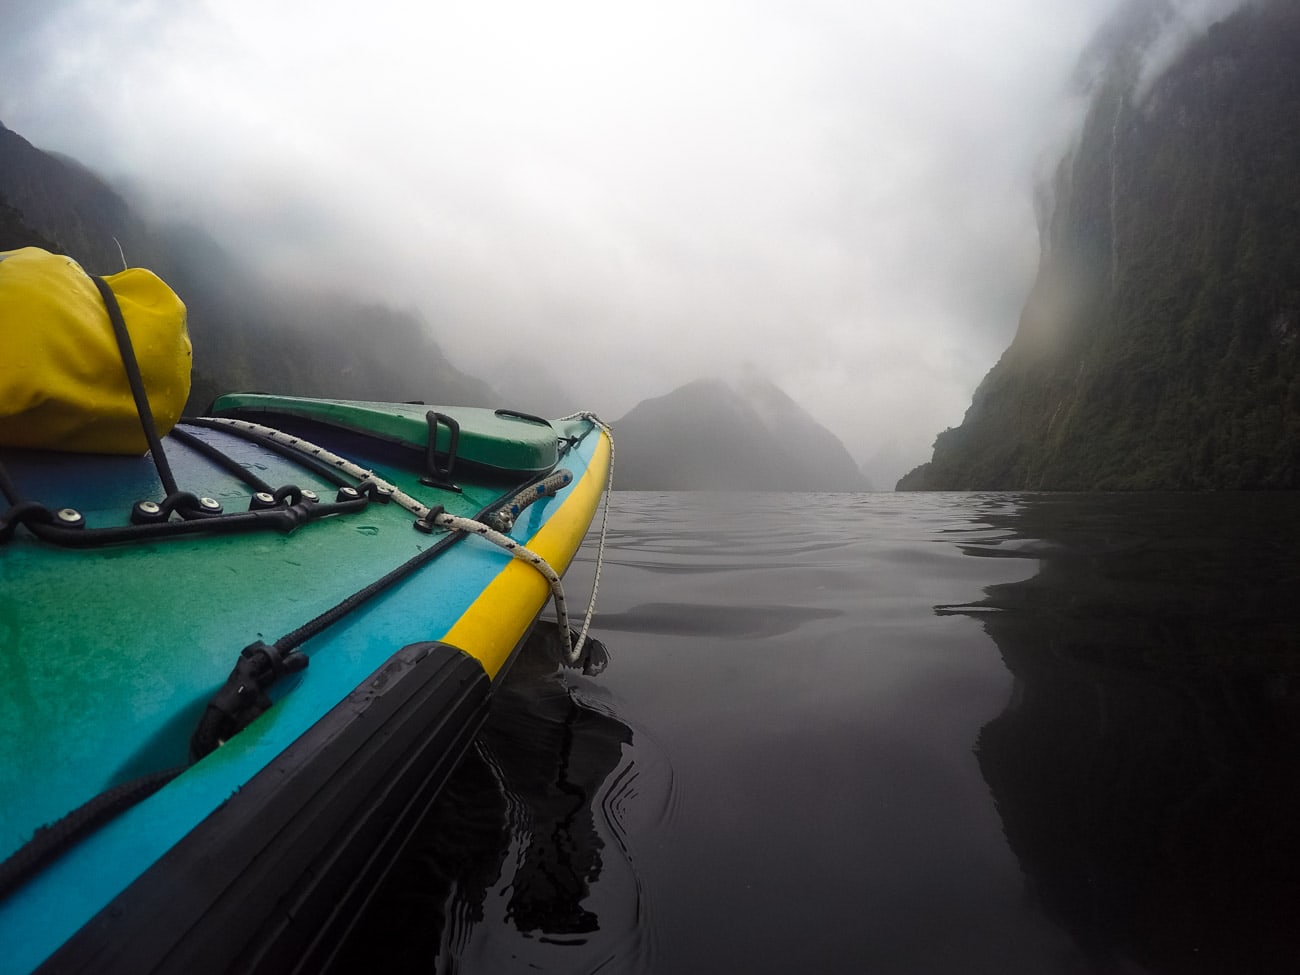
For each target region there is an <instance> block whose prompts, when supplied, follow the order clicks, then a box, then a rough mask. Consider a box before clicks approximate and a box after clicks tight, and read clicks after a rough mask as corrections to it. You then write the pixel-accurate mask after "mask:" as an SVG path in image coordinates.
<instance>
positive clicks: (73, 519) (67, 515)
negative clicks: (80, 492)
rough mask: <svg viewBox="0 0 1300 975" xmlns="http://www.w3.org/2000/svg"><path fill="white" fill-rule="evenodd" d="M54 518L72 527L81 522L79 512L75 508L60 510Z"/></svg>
mask: <svg viewBox="0 0 1300 975" xmlns="http://www.w3.org/2000/svg"><path fill="white" fill-rule="evenodd" d="M55 517H57V518H58V519H59V521H61V522H63V523H64V524H67V525H74V524H76V523H78V522H80V521H81V520H82V518H81V512H80V511H78V510H77V509H76V508H60V509H59V510H58V512H57V513H56V515H55Z"/></svg>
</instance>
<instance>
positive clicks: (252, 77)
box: [0, 0, 1214, 478]
mask: <svg viewBox="0 0 1300 975" xmlns="http://www.w3.org/2000/svg"><path fill="white" fill-rule="evenodd" d="M1116 6H1117V3H1116V0H1084V2H1078V0H1075V2H1066V0H1055V2H1043V0H996V2H992V0H991V2H989V3H984V4H979V5H970V4H963V3H957V2H955V0H917V2H914V3H910V4H906V5H903V4H896V5H891V6H875V5H869V6H863V5H861V4H851V3H847V2H843V0H814V2H801V3H795V2H793V0H774V2H770V3H763V4H749V3H740V2H738V0H735V2H727V0H693V2H690V3H687V2H685V0H667V2H665V3H663V4H658V5H650V6H645V5H641V6H639V7H634V6H632V5H625V4H611V3H608V2H594V0H591V2H587V0H563V2H560V3H555V4H547V5H537V4H529V3H524V2H522V0H502V2H496V3H481V4H466V3H459V2H455V3H452V2H446V3H443V2H438V3H433V4H427V5H424V6H422V7H414V8H413V7H411V5H409V4H402V3H397V2H390V0H376V2H373V3H370V4H367V5H365V6H364V7H361V8H358V7H357V6H356V5H355V4H348V5H344V4H342V3H336V2H313V3H306V2H292V3H283V4H272V5H267V4H264V3H260V2H258V3H254V2H253V0H229V2H224V3H221V4H210V5H189V4H175V3H168V2H161V0H135V2H132V3H128V4H122V5H112V6H111V7H110V6H107V5H104V4H100V3H96V2H92V0H65V2H62V3H59V2H57V0H56V2H53V3H47V2H32V3H19V4H18V5H17V6H16V7H15V8H14V13H13V14H12V15H10V14H7V15H6V16H7V18H11V19H12V22H13V23H14V24H16V25H17V27H18V29H17V30H15V31H11V32H10V33H9V34H7V35H6V38H5V39H3V40H0V55H3V63H2V64H0V73H3V86H0V92H3V94H0V120H3V121H4V122H5V123H6V124H7V125H9V127H11V128H13V129H15V130H16V131H18V132H19V133H21V134H22V135H24V136H25V137H27V138H28V139H30V140H32V141H33V142H35V143H36V144H37V145H40V146H42V147H43V148H47V149H54V150H59V151H63V152H67V153H69V154H72V155H74V156H76V157H78V158H80V159H81V160H83V161H84V162H86V163H87V164H89V165H91V166H92V167H95V168H96V169H98V170H100V171H101V172H103V173H105V174H106V175H108V176H110V177H112V178H116V179H119V180H123V181H125V182H127V183H129V185H131V186H132V187H134V188H135V189H136V191H137V192H138V193H140V194H141V195H142V198H143V199H144V200H145V201H146V202H147V205H148V206H150V207H151V208H152V209H153V210H154V211H155V212H156V213H159V214H164V215H168V216H173V217H180V218H184V219H189V220H195V221H198V222H201V223H203V224H204V225H206V226H208V227H209V228H211V229H212V231H213V232H214V234H215V235H216V236H217V237H218V238H219V239H220V240H222V241H223V242H224V243H225V244H226V245H227V246H230V247H232V248H237V249H240V250H242V251H243V252H245V253H248V254H253V255H256V256H257V259H258V260H260V261H261V262H262V263H264V264H265V265H266V266H267V267H268V268H269V269H271V270H273V271H274V273H276V274H277V275H278V276H280V277H281V278H282V279H284V280H287V281H293V282H298V283H301V284H303V285H304V286H309V285H315V284H316V283H319V282H321V281H328V282H330V283H331V284H334V285H338V284H340V283H346V284H348V285H350V286H353V287H355V288H356V289H357V290H359V291H361V292H363V293H368V295H369V296H370V297H375V298H379V299H382V300H385V301H387V302H389V303H391V304H393V305H395V306H398V307H401V308H411V309H414V310H417V311H418V312H419V313H420V315H421V316H422V318H423V319H424V320H426V321H427V322H429V323H430V327H431V328H433V329H434V330H435V332H436V333H437V336H438V338H439V341H440V343H441V344H442V346H443V347H444V348H445V349H446V350H447V352H448V353H449V354H450V355H451V356H452V358H453V360H454V361H456V362H457V364H458V365H460V366H462V368H465V369H468V370H470V371H472V372H475V373H476V374H479V375H481V376H483V377H484V378H487V379H489V380H490V381H493V382H494V383H497V384H498V385H502V384H508V383H509V382H510V376H509V375H508V374H506V373H507V372H508V370H507V369H506V364H507V363H514V364H516V367H517V363H518V362H519V361H521V359H523V360H531V361H534V362H538V363H540V364H541V365H540V366H538V367H537V368H542V369H547V368H550V367H551V364H554V370H553V371H554V372H555V374H556V375H558V374H560V372H561V370H562V369H563V368H570V367H572V368H576V369H578V370H580V374H581V376H582V378H581V380H580V383H581V386H582V392H583V393H584V398H585V399H587V400H588V402H589V405H590V406H591V407H593V408H595V409H597V410H599V411H600V412H601V413H603V414H604V415H607V416H611V417H617V416H619V415H621V414H622V413H623V412H625V411H626V410H627V409H629V408H630V407H631V406H633V405H634V404H635V403H636V402H637V401H638V400H640V399H642V398H645V397H648V396H654V395H660V394H662V393H664V392H666V391H667V390H668V389H670V388H672V387H673V386H676V385H679V384H681V383H684V382H687V381H689V380H691V379H694V378H698V377H701V376H705V375H713V374H719V375H722V374H726V373H727V372H728V371H730V370H732V369H734V368H735V367H736V366H737V365H738V364H740V363H750V364H752V365H753V366H754V367H756V368H757V369H759V370H761V371H762V372H764V373H765V374H767V375H768V376H770V377H771V378H773V379H774V380H775V381H777V382H778V383H779V384H781V385H782V386H784V388H786V389H787V391H789V392H790V393H791V394H792V395H793V396H795V398H796V399H798V400H799V401H800V402H801V403H803V404H804V405H805V406H806V407H807V408H808V409H809V410H810V411H811V412H812V413H813V414H814V415H815V416H816V417H817V418H818V419H820V420H821V421H822V422H824V423H825V424H826V425H827V426H829V427H830V428H831V429H832V430H834V431H835V432H836V433H837V434H838V435H839V436H840V438H841V439H842V440H843V441H844V442H845V444H846V446H848V448H849V450H850V452H851V453H853V454H854V455H855V456H856V457H858V458H859V459H860V460H861V459H866V458H868V457H871V456H873V455H881V456H885V455H888V456H889V457H893V458H908V459H909V460H908V462H906V463H905V462H904V460H902V459H895V460H893V461H891V462H890V463H895V464H898V465H900V466H910V464H911V463H919V462H920V461H921V460H924V459H926V457H927V456H928V454H929V448H930V444H931V442H932V440H933V438H934V435H935V433H936V432H937V431H938V430H941V429H943V428H944V427H946V426H951V425H954V424H956V423H958V422H959V421H960V419H961V415H962V413H963V411H964V409H965V406H966V405H967V404H968V403H969V398H970V395H971V392H972V391H973V390H974V387H975V385H976V384H977V383H978V382H979V380H980V379H981V378H982V377H983V375H984V373H985V372H986V371H987V370H988V369H989V367H990V366H991V365H992V364H993V363H994V362H995V361H996V359H997V357H998V355H999V354H1000V353H1001V351H1002V349H1003V348H1004V347H1005V346H1006V344H1007V342H1009V341H1010V338H1011V336H1012V335H1013V334H1014V331H1015V328H1016V323H1017V318H1018V315H1019V311H1020V306H1021V305H1022V303H1023V300H1024V296H1025V294H1026V293H1027V292H1028V289H1029V286H1030V284H1031V282H1032V278H1033V274H1034V269H1035V264H1036V259H1037V253H1038V240H1037V231H1036V226H1035V214H1034V211H1033V192H1034V179H1035V173H1036V171H1037V168H1038V166H1039V162H1040V159H1041V157H1042V154H1043V153H1044V152H1045V151H1048V152H1050V151H1052V150H1051V147H1052V144H1053V143H1052V138H1053V134H1054V132H1055V128H1056V126H1057V125H1059V119H1060V117H1061V115H1062V113H1063V112H1066V111H1067V110H1068V108H1069V104H1070V102H1069V98H1070V92H1069V84H1068V83H1069V80H1070V78H1071V76H1072V72H1073V71H1074V69H1075V67H1076V63H1077V59H1078V56H1079V53H1080V51H1082V49H1083V48H1084V45H1085V44H1086V42H1087V40H1088V38H1089V37H1090V36H1091V35H1092V34H1093V32H1094V31H1095V30H1096V29H1097V27H1098V25H1100V24H1101V23H1103V22H1104V21H1105V20H1106V19H1107V18H1108V17H1110V16H1111V14H1112V13H1113V11H1114V10H1115V8H1116ZM1212 6H1214V4H1213V3H1212V2H1211V0H1190V2H1189V3H1188V5H1187V9H1188V10H1189V11H1190V10H1192V9H1193V8H1195V9H1196V10H1201V8H1205V9H1206V10H1208V9H1209V8H1210V7H1212ZM1208 15H1209V14H1206V13H1199V14H1196V16H1195V18H1193V20H1192V21H1189V22H1191V23H1202V22H1203V21H1204V17H1205V16H1208ZM1189 16H1191V14H1190V13H1189ZM1196 18H1199V19H1196ZM1153 63H1154V62H1153ZM890 473H891V472H889V471H885V472H884V473H881V472H875V474H874V476H875V477H877V478H887V477H889V476H890ZM901 473H902V470H901V469H900V470H897V472H896V473H894V475H893V476H896V475H897V474H901Z"/></svg>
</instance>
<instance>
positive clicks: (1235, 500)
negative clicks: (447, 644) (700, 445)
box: [342, 493, 1300, 975]
mask: <svg viewBox="0 0 1300 975" xmlns="http://www.w3.org/2000/svg"><path fill="white" fill-rule="evenodd" d="M613 505H614V508H613V515H612V518H611V524H612V526H613V529H612V531H611V534H610V546H609V551H608V553H607V558H606V562H605V569H604V573H605V574H604V576H603V577H602V586H601V606H600V612H599V613H598V615H597V617H596V623H595V631H596V632H597V633H599V634H602V635H605V636H607V637H609V639H610V643H611V645H612V650H613V652H614V654H615V659H614V661H613V663H612V664H611V666H610V668H609V670H608V671H607V672H606V673H604V674H602V675H601V677H600V679H599V681H592V680H590V679H588V678H587V677H585V676H583V675H579V674H576V673H574V672H571V671H564V672H561V671H559V670H558V669H557V668H556V667H555V666H554V665H553V663H552V662H551V661H552V659H553V658H552V657H549V656H547V654H546V653H545V652H544V651H545V648H544V647H543V651H542V652H529V653H526V654H525V655H524V656H522V657H521V658H520V660H519V662H518V665H517V666H516V667H515V669H514V670H513V671H512V673H511V674H510V676H509V678H508V681H507V683H506V684H505V685H503V686H502V687H501V688H500V691H499V694H498V697H497V700H496V702H495V705H494V708H493V711H492V714H491V716H490V718H489V721H488V724H487V725H486V726H485V728H484V730H483V732H482V734H481V735H480V737H479V739H478V741H477V745H476V748H475V750H474V751H473V752H472V753H471V754H470V756H469V757H468V759H467V760H466V761H465V763H464V764H463V766H462V767H461V768H460V770H459V771H458V773H457V774H456V776H455V777H454V778H453V780H452V781H451V782H450V783H449V784H448V786H447V788H446V789H445V790H444V792H443V794H442V795H441V796H440V797H439V800H438V802H437V805H436V808H435V810H434V812H433V814H432V816H431V817H430V818H429V820H428V821H427V822H426V823H425V824H424V826H423V827H422V829H421V830H420V833H419V835H418V837H417V838H416V840H415V843H414V845H413V848H412V851H411V852H410V853H409V854H408V855H407V856H406V857H405V859H404V860H403V862H402V863H401V864H400V866H399V867H398V869H397V871H396V873H395V874H394V876H393V877H392V878H391V879H390V881H389V882H388V884H387V885H386V887H385V888H384V890H383V891H382V892H381V894H380V896H379V898H378V900H377V902H376V903H375V904H374V905H373V907H372V908H371V910H370V911H369V912H368V914H367V915H366V917H365V918H364V919H363V922H362V929H361V931H360V932H359V933H358V936H357V937H356V938H354V940H353V943H352V947H351V948H350V949H349V950H350V951H351V955H350V956H349V957H348V958H346V959H345V965H343V966H342V970H345V971H352V970H365V969H366V968H370V969H374V970H376V971H394V972H404V971H419V972H451V971H456V972H465V973H490V975H502V973H513V972H526V971H529V972H536V971H548V972H561V973H566V975H567V973H570V972H595V971H601V972H609V973H613V972H618V973H620V975H622V973H627V972H648V973H657V972H671V973H674V975H683V973H685V975H697V973H698V975H714V973H717V972H731V971H737V972H741V971H743V972H746V973H778V972H779V973H786V972H803V971H807V972H818V973H821V972H834V973H839V972H844V973H859V972H871V973H883V975H921V973H924V975H930V973H939V975H942V973H948V972H953V973H961V975H965V973H968V972H987V973H997V975H1002V973H1016V975H1020V973H1033V975H1040V973H1041V975H1094V973H1096V975H1102V973H1104V975H1109V973H1125V975H1127V973H1135V975H1136V973H1146V975H1183V973H1207V975H1208V973H1219V972H1223V973H1237V972H1242V973H1252V975H1265V973H1269V975H1271V973H1283V972H1287V973H1290V972H1295V971H1300V924H1297V923H1296V919H1297V918H1300V829H1297V827H1296V824H1297V823H1298V822H1300V694H1298V693H1297V689H1298V688H1300V684H1298V683H1297V681H1298V679H1300V637H1297V633H1300V628H1297V625H1296V624H1297V603H1298V600H1300V496H1296V495H1269V496H1240V495H1236V496H1233V495H1226V496H1204V495H1201V496H1190V495H1189V496H1127V495H1101V496H1054V495H1018V494H983V495H957V494H951V495H859V496H852V495H820V496H819V495H753V496H744V497H739V496H735V495H716V496H708V495H666V494H638V493H632V494H616V495H615V496H614V501H613ZM591 568H592V566H591V562H590V560H589V558H588V561H585V562H584V561H583V559H582V558H580V559H579V561H578V563H576V564H575V566H574V568H573V569H572V570H571V572H570V576H569V579H570V580H572V589H573V591H575V592H582V591H584V588H585V586H586V585H589V584H590V572H591ZM584 573H586V574H587V578H586V579H584V578H583V574H584Z"/></svg>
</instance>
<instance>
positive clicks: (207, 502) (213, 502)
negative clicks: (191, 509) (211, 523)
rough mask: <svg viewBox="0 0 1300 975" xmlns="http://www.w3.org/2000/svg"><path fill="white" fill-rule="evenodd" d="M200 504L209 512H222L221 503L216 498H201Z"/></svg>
mask: <svg viewBox="0 0 1300 975" xmlns="http://www.w3.org/2000/svg"><path fill="white" fill-rule="evenodd" d="M199 504H200V505H201V506H202V507H204V508H207V509H208V510H209V511H220V510H221V502H220V501H218V500H217V499H216V498H199Z"/></svg>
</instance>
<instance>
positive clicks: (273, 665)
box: [190, 640, 307, 761]
mask: <svg viewBox="0 0 1300 975" xmlns="http://www.w3.org/2000/svg"><path fill="white" fill-rule="evenodd" d="M306 666H307V657H306V656H305V655H304V654H303V653H302V652H301V651H299V650H296V649H290V650H289V651H288V652H287V653H286V652H285V651H283V650H281V649H280V648H279V647H276V646H273V645H269V644H266V643H263V642H262V641H261V640H258V641H256V642H255V643H250V644H249V645H248V646H246V647H244V649H243V650H241V651H240V654H239V659H238V660H236V661H235V668H234V670H232V671H231V672H230V676H229V677H227V678H226V683H225V684H224V685H222V687H221V689H220V690H219V691H217V693H216V695H215V696H214V697H213V698H212V700H211V701H209V702H208V706H207V709H206V710H205V711H204V713H203V717H202V719H200V721H199V726H198V728H196V729H195V731H194V734H193V735H192V736H191V737H190V755H191V757H193V758H194V759H195V760H196V761H197V760H198V759H200V758H202V757H203V756H204V755H207V754H208V753H209V752H211V751H213V750H214V749H216V748H217V746H219V745H221V744H222V743H223V742H225V741H228V740H229V739H230V738H231V737H232V736H233V735H235V734H237V733H239V732H240V731H243V730H244V729H245V728H247V727H248V726H249V725H250V724H252V723H253V721H254V719H255V718H257V717H258V716H259V715H261V714H263V713H264V712H265V711H266V710H267V709H268V708H270V706H271V698H270V697H269V696H268V695H267V693H266V692H267V691H268V690H269V689H270V687H271V685H272V684H274V683H275V682H276V681H277V680H279V679H280V678H281V677H283V676H284V675H285V674H291V673H294V672H296V671H299V670H302V669H303V668H304V667H306Z"/></svg>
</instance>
